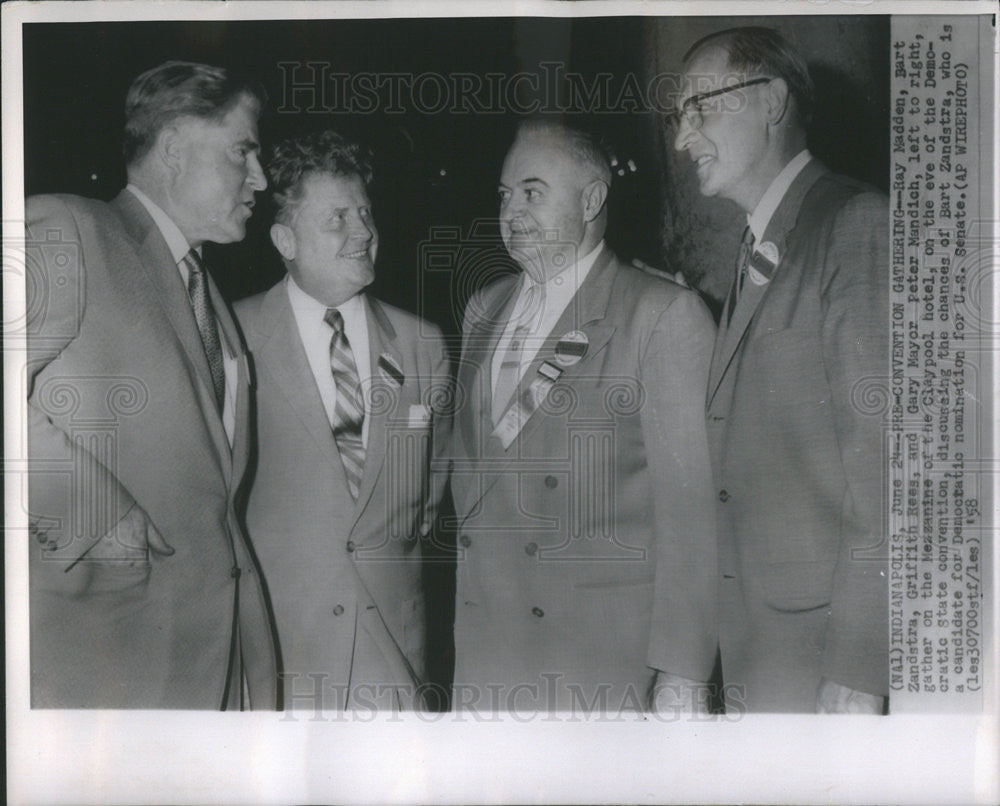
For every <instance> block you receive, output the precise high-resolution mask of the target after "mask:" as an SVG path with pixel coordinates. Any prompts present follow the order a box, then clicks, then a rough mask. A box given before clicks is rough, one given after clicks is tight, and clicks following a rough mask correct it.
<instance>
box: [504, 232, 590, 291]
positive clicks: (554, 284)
mask: <svg viewBox="0 0 1000 806" xmlns="http://www.w3.org/2000/svg"><path fill="white" fill-rule="evenodd" d="M603 248H604V239H603V238H602V239H601V241H600V242H599V243H598V244H597V246H595V247H594V248H593V249H592V250H590V251H589V252H588V253H587V254H586V255H584V256H583V257H582V258H580V259H579V260H578V261H576V263H570V264H569V265H568V266H567V267H566V268H565V269H563V270H562V271H561V272H559V273H558V274H554V275H553V276H552V277H549V278H548V279H547V280H546V281H545V282H544V283H539V285H542V286H544V287H545V291H546V295H547V294H548V293H549V292H550V291H553V290H555V289H559V291H560V293H561V294H563V293H565V294H568V295H570V296H572V294H575V293H576V292H577V291H578V290H579V288H580V286H581V285H582V284H583V281H584V280H585V279H586V278H587V275H588V274H590V269H591V268H592V267H593V265H594V262H595V261H596V260H597V256H598V255H599V254H601V250H602V249H603ZM524 281H525V283H530V282H532V280H531V278H530V277H529V276H528V273H527V272H525V273H524Z"/></svg>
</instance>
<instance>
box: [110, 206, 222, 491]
mask: <svg viewBox="0 0 1000 806" xmlns="http://www.w3.org/2000/svg"><path fill="white" fill-rule="evenodd" d="M113 204H114V206H115V208H116V209H117V210H118V212H119V214H120V215H121V217H122V221H123V222H124V224H125V228H126V231H128V232H129V234H130V235H131V236H132V237H133V239H134V240H135V241H136V243H137V244H138V246H139V257H140V262H141V264H142V267H143V269H144V270H145V273H146V277H147V279H148V280H149V282H150V283H151V284H152V286H153V288H154V290H155V293H156V299H157V303H158V305H159V307H160V309H161V310H162V311H163V312H164V313H165V314H166V317H167V319H168V320H169V322H170V325H171V326H172V328H173V331H174V334H175V336H176V337H177V341H178V344H179V345H180V348H181V351H182V352H183V354H184V356H185V357H186V358H187V361H188V364H189V365H190V366H191V367H192V368H193V369H194V372H193V373H192V379H197V381H196V382H195V384H194V386H195V388H194V391H195V394H196V396H197V397H198V400H199V403H200V408H201V411H202V416H203V418H204V420H205V423H206V427H207V428H208V431H209V433H210V434H211V437H212V441H213V442H214V443H215V447H216V452H217V454H218V456H219V463H220V465H221V467H222V469H223V471H224V473H225V475H226V477H227V478H229V477H230V472H231V468H232V455H231V450H230V447H229V440H228V439H227V438H226V432H225V429H224V427H223V425H222V417H221V415H220V414H219V411H218V406H217V404H216V401H215V391H214V386H213V384H212V374H211V371H210V370H209V368H208V359H207V358H206V357H205V347H204V345H203V344H202V342H201V335H200V334H199V333H198V325H197V323H196V322H195V319H194V312H193V311H192V310H191V303H190V302H189V301H188V296H187V290H186V289H185V288H184V281H183V280H182V279H181V275H180V272H179V271H178V270H177V264H176V263H175V262H174V259H173V256H172V255H171V254H170V249H169V248H168V247H167V242H166V241H165V240H164V239H163V235H162V234H161V233H160V230H159V228H158V227H157V226H156V223H155V222H154V221H153V219H152V218H151V217H150V215H149V213H148V212H146V208H145V207H143V206H142V203H141V202H140V201H139V200H138V199H137V198H136V197H135V196H133V195H132V194H131V193H130V192H129V191H127V190H124V191H122V192H121V193H120V194H119V195H118V197H117V198H116V199H115V200H114V202H113ZM209 289H210V293H211V295H212V298H213V304H214V305H215V306H216V311H218V310H219V306H221V307H222V308H223V309H224V307H225V306H224V303H223V302H222V297H221V296H220V295H219V292H218V289H217V288H216V287H215V283H214V282H213V281H212V279H211V277H209ZM219 319H220V321H222V322H226V321H228V319H229V317H228V313H224V314H221V315H219ZM223 327H224V328H225V324H224V326H223ZM230 338H231V336H230V335H229V334H227V339H230Z"/></svg>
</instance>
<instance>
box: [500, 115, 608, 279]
mask: <svg viewBox="0 0 1000 806" xmlns="http://www.w3.org/2000/svg"><path fill="white" fill-rule="evenodd" d="M610 184H611V167H610V165H609V162H608V158H607V156H606V155H605V153H604V150H603V149H602V148H601V147H600V145H599V144H598V143H597V141H596V140H594V138H592V137H591V136H589V135H588V134H587V133H585V132H583V131H580V130H578V129H575V128H572V127H569V126H566V125H564V124H561V123H555V122H551V121H546V120H531V121H526V122H524V123H522V124H521V126H520V127H519V128H518V132H517V136H516V137H515V139H514V143H513V145H511V147H510V150H509V151H508V152H507V158H506V159H505V160H504V164H503V170H502V172H501V176H500V189H499V190H500V231H501V234H502V236H503V240H504V244H505V245H506V246H507V250H508V251H509V252H510V254H511V257H513V258H514V260H516V261H517V263H518V264H519V265H521V266H522V268H524V270H525V271H527V272H528V273H529V274H531V275H532V276H533V277H535V278H536V279H538V280H544V279H547V278H550V277H553V276H555V275H556V274H558V273H559V272H561V271H563V270H565V269H566V268H568V267H569V266H570V265H572V264H574V263H575V262H576V261H577V260H579V259H580V258H581V257H583V256H584V255H586V254H588V253H589V252H591V251H592V250H593V249H594V248H595V247H596V246H597V244H598V243H600V241H601V238H603V237H604V231H605V230H606V229H607V208H606V205H605V202H606V200H607V194H608V189H609V187H610Z"/></svg>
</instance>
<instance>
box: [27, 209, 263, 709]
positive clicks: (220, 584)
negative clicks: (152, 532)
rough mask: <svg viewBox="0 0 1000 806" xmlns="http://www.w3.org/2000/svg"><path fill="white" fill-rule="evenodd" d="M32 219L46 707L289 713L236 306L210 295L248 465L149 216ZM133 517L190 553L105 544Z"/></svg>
mask: <svg viewBox="0 0 1000 806" xmlns="http://www.w3.org/2000/svg"><path fill="white" fill-rule="evenodd" d="M27 219H28V255H29V267H30V269H31V271H30V272H29V274H30V276H29V295H30V296H31V299H30V301H29V306H28V309H29V317H28V323H27V328H28V369H27V395H28V451H29V493H28V502H27V506H28V510H29V523H30V531H31V535H32V538H31V545H30V555H31V556H30V566H29V567H30V589H31V603H30V604H31V616H30V620H31V691H32V704H33V705H34V706H36V707H102V708H165V707H169V708H219V707H221V706H222V705H223V704H225V705H227V706H228V707H234V706H238V705H239V701H240V688H241V682H242V681H244V680H245V682H246V683H248V684H249V698H250V705H252V706H253V707H258V708H262V707H269V708H273V707H275V705H276V689H277V684H276V660H275V646H274V636H273V632H272V630H271V627H270V616H269V612H268V607H269V606H268V603H267V600H266V596H265V593H264V590H263V588H262V586H261V580H260V575H259V573H258V570H257V568H256V565H255V563H254V560H253V556H252V551H251V550H250V547H249V544H248V543H247V539H246V535H245V534H244V532H243V530H242V528H241V525H240V517H239V512H238V510H239V498H240V494H241V484H242V481H243V477H244V470H245V467H246V463H247V456H248V449H249V433H248V431H249V426H248V423H249V388H250V387H249V373H248V364H247V361H246V357H245V353H244V351H243V347H242V346H241V340H240V336H239V333H238V331H237V329H236V327H235V325H234V323H233V320H232V317H231V316H230V314H229V312H228V310H227V308H226V304H225V302H224V301H223V299H222V297H221V296H220V295H219V292H218V289H217V288H216V287H215V285H214V284H213V283H212V282H211V280H210V279H209V288H210V292H211V296H212V302H213V305H214V308H215V312H216V316H217V319H218V323H219V326H220V330H221V333H222V336H223V338H222V342H223V349H224V350H226V351H227V352H228V353H229V354H230V355H231V356H238V357H239V360H238V367H239V370H238V381H237V384H236V389H235V395H236V417H235V429H234V435H233V442H232V447H231V448H230V444H229V441H228V439H227V436H226V433H225V430H224V426H223V422H222V418H221V416H220V414H219V410H218V407H217V404H216V401H215V397H214V392H213V387H212V380H211V375H210V372H209V368H208V362H207V359H206V358H205V352H204V348H203V346H202V342H201V338H200V336H199V333H198V329H197V325H196V324H195V319H194V315H193V313H192V310H191V305H190V303H189V301H188V298H187V293H186V289H185V287H184V282H183V280H182V279H181V276H180V273H179V272H178V269H177V265H176V264H175V262H174V260H173V258H172V256H171V254H170V250H169V249H168V247H167V244H166V242H165V240H164V238H163V236H162V234H161V233H160V230H159V229H158V228H157V226H156V224H155V223H154V222H153V220H152V218H151V217H150V216H149V214H148V213H147V212H146V210H145V208H144V207H143V206H142V204H141V203H140V202H139V200H138V199H137V198H136V197H135V196H133V195H132V194H131V193H130V192H128V191H123V192H122V193H121V194H120V195H119V196H118V198H116V199H115V200H114V201H113V202H111V203H105V202H100V201H96V200H92V199H85V198H80V197H77V196H38V197H33V198H30V199H28V202H27ZM32 292H35V293H32ZM133 506H139V507H141V508H142V510H143V511H145V513H146V514H147V515H148V517H149V519H150V521H151V522H152V524H153V525H154V526H155V528H156V529H157V530H158V531H159V532H160V534H161V535H162V536H163V538H164V539H165V540H166V542H167V543H168V544H169V545H170V546H172V547H173V549H174V550H175V551H174V554H172V555H171V556H161V555H158V554H151V553H150V552H149V551H148V550H147V549H146V546H145V542H144V541H143V540H142V539H141V537H136V536H134V535H133V536H131V537H129V536H119V537H118V538H113V537H107V538H106V537H105V536H107V535H109V534H111V529H112V527H113V526H114V525H115V524H117V523H118V522H119V521H120V520H121V519H122V518H123V517H124V516H125V515H126V513H128V512H129V511H130V510H131V508H132V507H133ZM241 661H242V663H241ZM241 665H242V671H241Z"/></svg>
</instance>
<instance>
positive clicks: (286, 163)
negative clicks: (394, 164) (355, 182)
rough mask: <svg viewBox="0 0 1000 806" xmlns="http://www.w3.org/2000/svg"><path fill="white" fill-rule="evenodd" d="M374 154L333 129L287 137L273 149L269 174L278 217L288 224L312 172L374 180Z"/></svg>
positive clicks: (364, 180) (268, 166)
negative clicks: (372, 165)
mask: <svg viewBox="0 0 1000 806" xmlns="http://www.w3.org/2000/svg"><path fill="white" fill-rule="evenodd" d="M371 159H372V157H371V153H370V152H369V151H368V149H367V148H365V147H364V146H362V145H360V144H358V143H355V142H353V141H352V140H348V139H347V138H346V137H344V136H343V135H342V134H340V133H339V132H335V131H333V130H332V129H326V130H325V131H320V132H313V133H312V134H306V135H302V136H299V137H292V138H289V139H288V140H284V141H282V142H281V143H278V145H276V146H274V148H273V149H271V153H270V155H269V157H268V160H267V173H268V176H269V178H270V180H271V200H272V202H273V204H274V209H275V220H276V221H278V222H279V223H285V224H286V223H288V222H289V221H290V220H291V218H292V216H293V215H294V212H295V206H296V204H297V203H298V202H299V201H300V199H301V197H302V190H303V188H302V181H303V180H304V179H305V178H306V177H307V176H310V175H312V174H330V175H331V176H357V177H359V178H360V179H361V181H362V182H364V183H365V184H366V185H368V184H370V183H371V181H372V167H371Z"/></svg>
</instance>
